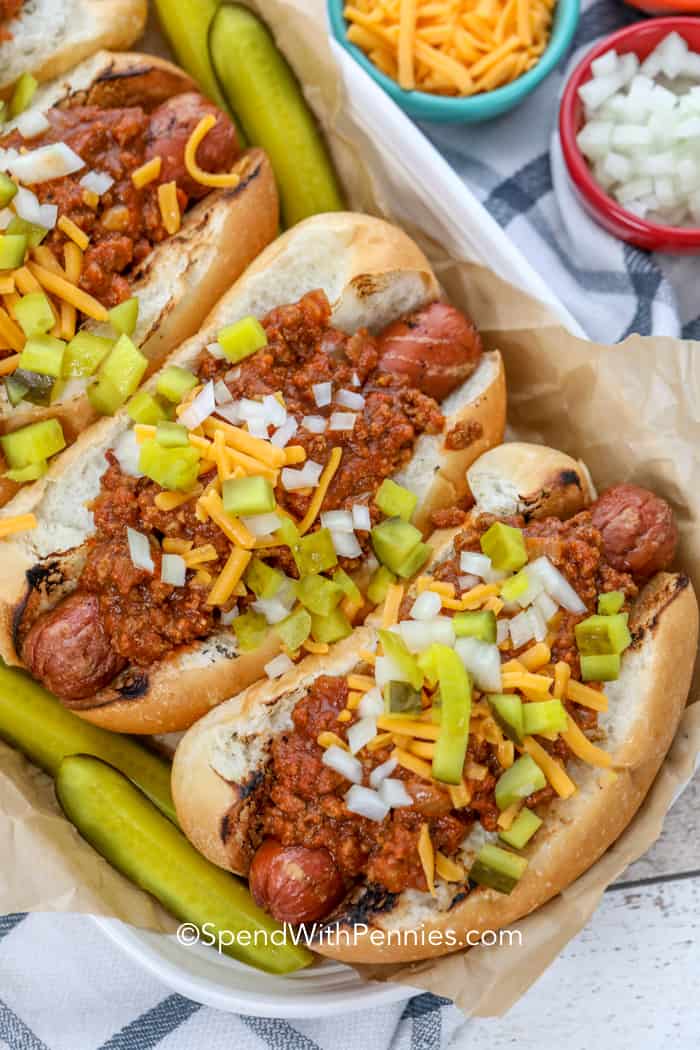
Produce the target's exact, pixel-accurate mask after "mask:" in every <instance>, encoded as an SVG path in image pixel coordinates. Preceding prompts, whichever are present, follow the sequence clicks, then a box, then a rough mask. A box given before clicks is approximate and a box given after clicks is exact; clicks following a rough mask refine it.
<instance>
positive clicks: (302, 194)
mask: <svg viewBox="0 0 700 1050" xmlns="http://www.w3.org/2000/svg"><path fill="white" fill-rule="evenodd" d="M209 50H210V53H211V60H212V63H213V66H214V70H215V72H216V75H217V76H218V78H219V82H220V83H221V86H222V88H223V91H224V94H225V95H226V97H227V99H228V101H229V104H230V106H231V109H232V110H233V112H234V114H235V116H236V119H237V120H238V122H239V123H240V124H241V126H242V128H243V132H244V134H245V136H246V138H247V139H248V141H249V142H250V143H251V144H252V145H253V146H261V147H262V148H263V149H264V150H265V152H266V153H267V154H268V156H269V158H270V161H271V163H272V168H273V170H274V172H275V175H276V176H277V183H278V186H279V191H280V197H281V202H282V217H283V220H284V223H285V225H286V226H293V225H294V224H295V223H297V222H299V221H300V220H301V219H306V218H308V217H309V216H310V215H317V214H318V213H319V212H326V211H342V209H343V206H344V205H343V199H342V195H341V192H340V189H339V187H338V182H337V179H336V176H335V172H334V170H333V165H332V162H331V159H330V157H329V155H328V151H327V150H326V147H325V144H324V142H323V139H322V137H321V133H320V132H319V130H318V128H317V126H316V121H315V118H314V116H313V114H312V112H311V110H310V109H309V107H308V105H307V104H306V101H305V100H304V96H303V95H302V92H301V88H300V87H299V84H298V82H297V79H296V77H295V76H294V73H293V72H292V70H291V68H290V66H289V65H288V63H287V61H286V59H285V58H284V56H283V55H282V54H281V52H280V51H279V50H278V48H277V46H276V45H275V42H274V40H273V39H272V36H271V35H270V33H269V31H268V30H267V28H266V27H265V26H264V25H263V23H262V22H261V21H260V20H259V19H258V18H257V17H256V16H255V15H254V14H253V13H252V12H251V11H248V10H247V9H246V8H244V7H240V6H239V5H238V4H231V5H229V4H224V5H223V6H221V7H220V8H219V10H218V11H217V13H216V16H215V17H214V20H213V22H212V24H211V29H210V33H209Z"/></svg>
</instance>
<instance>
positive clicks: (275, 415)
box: [262, 394, 288, 427]
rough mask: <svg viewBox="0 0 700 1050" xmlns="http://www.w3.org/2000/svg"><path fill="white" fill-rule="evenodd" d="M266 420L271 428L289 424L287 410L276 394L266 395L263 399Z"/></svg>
mask: <svg viewBox="0 0 700 1050" xmlns="http://www.w3.org/2000/svg"><path fill="white" fill-rule="evenodd" d="M262 406H263V412H264V418H265V419H266V420H267V422H268V423H269V424H270V426H271V427H281V426H284V424H285V423H286V422H287V416H288V413H287V409H286V408H285V407H284V405H283V404H281V402H279V401H278V400H277V398H276V397H275V396H274V394H265V396H264V398H263V399H262Z"/></svg>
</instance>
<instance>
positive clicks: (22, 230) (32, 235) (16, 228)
mask: <svg viewBox="0 0 700 1050" xmlns="http://www.w3.org/2000/svg"><path fill="white" fill-rule="evenodd" d="M48 232H49V231H48V230H47V229H46V228H45V227H44V226H38V225H37V224H36V223H34V222H27V220H26V219H20V217H19V215H15V216H14V218H13V219H11V220H10V225H9V226H8V227H7V229H6V230H5V233H11V234H20V235H21V236H22V237H26V239H27V247H28V248H36V247H37V245H39V244H41V242H42V241H43V239H44V237H45V236H46V234H47V233H48Z"/></svg>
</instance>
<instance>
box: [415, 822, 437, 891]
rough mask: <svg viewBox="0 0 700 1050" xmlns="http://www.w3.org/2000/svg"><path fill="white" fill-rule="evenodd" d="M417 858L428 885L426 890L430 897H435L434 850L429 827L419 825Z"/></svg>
mask: <svg viewBox="0 0 700 1050" xmlns="http://www.w3.org/2000/svg"><path fill="white" fill-rule="evenodd" d="M418 856H419V857H420V862H421V865H422V867H423V874H424V875H425V881H426V883H427V884H428V890H429V891H430V895H431V896H432V897H434V896H435V850H434V848H433V844H432V842H431V840H430V827H429V826H428V824H421V829H420V835H419V836H418Z"/></svg>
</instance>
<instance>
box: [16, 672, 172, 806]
mask: <svg viewBox="0 0 700 1050" xmlns="http://www.w3.org/2000/svg"><path fill="white" fill-rule="evenodd" d="M0 737H2V739H3V740H5V741H6V743H8V744H10V745H11V746H12V747H16V748H17V749H18V750H19V751H21V752H22V753H23V754H24V755H26V757H27V758H28V759H29V761H30V762H33V763H34V765H36V766H39V767H40V768H41V769H43V770H44V772H45V773H48V774H49V776H52V777H55V776H56V773H57V772H58V767H59V766H60V764H61V762H62V761H63V759H64V758H66V756H68V755H76V754H88V755H95V756H96V757H98V758H102V759H104V760H105V762H110V763H111V764H112V765H113V766H116V767H117V768H118V769H121V770H122V772H124V773H125V774H126V775H127V776H128V777H130V778H131V780H133V781H134V783H136V784H138V786H139V787H140V788H141V790H142V791H143V792H144V793H145V794H146V795H148V797H149V798H150V799H151V801H152V802H154V803H155V805H156V806H158V809H160V810H161V812H162V813H164V814H165V815H166V817H168V818H169V819H170V820H172V821H173V822H174V823H177V817H176V815H175V805H174V803H173V799H172V795H171V794H170V766H169V764H168V763H167V762H165V761H164V760H163V759H162V758H159V756H158V755H154V754H151V752H150V751H147V750H146V748H145V747H143V746H142V745H141V744H138V743H136V741H135V740H132V739H131V738H130V737H128V736H121V735H120V734H118V733H109V732H108V731H107V730H106V729H100V728H99V727H98V726H93V725H91V724H90V723H89V722H84V721H83V719H82V718H78V716H77V715H74V714H73V713H72V712H71V711H67V710H66V708H65V707H63V705H62V704H60V703H59V702H58V700H56V698H55V697H53V696H51V694H50V693H47V692H46V690H45V689H42V687H41V686H40V685H37V683H36V682H33V681H32V680H31V678H29V677H28V676H27V675H25V674H24V673H23V672H22V671H15V670H10V669H9V668H7V667H2V666H0Z"/></svg>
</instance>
